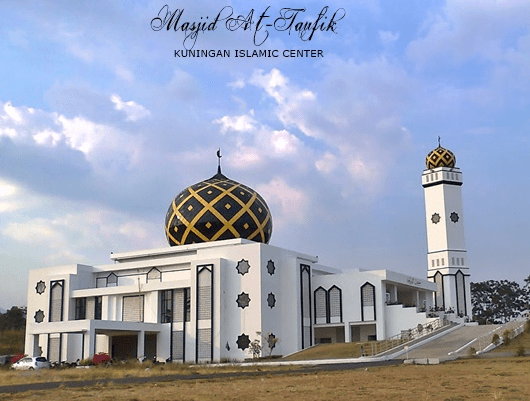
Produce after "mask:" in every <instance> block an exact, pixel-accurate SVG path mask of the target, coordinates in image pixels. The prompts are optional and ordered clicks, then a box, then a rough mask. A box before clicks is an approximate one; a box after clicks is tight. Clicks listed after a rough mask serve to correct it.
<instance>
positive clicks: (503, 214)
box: [0, 0, 530, 309]
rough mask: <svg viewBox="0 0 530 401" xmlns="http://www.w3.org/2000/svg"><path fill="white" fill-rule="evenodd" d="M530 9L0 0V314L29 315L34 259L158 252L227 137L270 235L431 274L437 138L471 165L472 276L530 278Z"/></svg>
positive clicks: (228, 171) (236, 175)
mask: <svg viewBox="0 0 530 401" xmlns="http://www.w3.org/2000/svg"><path fill="white" fill-rule="evenodd" d="M326 7H327V8H326ZM284 8H291V9H305V11H299V12H298V13H296V15H295V12H294V11H289V10H283V11H282V9H284ZM177 9H178V10H179V11H181V12H182V13H181V14H180V18H179V19H178V23H177V30H176V31H175V30H174V26H175V25H173V26H171V29H170V30H167V29H166V27H167V24H168V23H169V22H168V19H167V18H166V26H163V27H162V29H157V28H159V27H160V23H161V22H160V21H161V20H160V19H157V18H161V19H164V18H163V17H164V16H165V14H166V11H167V10H170V11H171V12H173V11H175V10H177ZM230 12H232V18H235V17H237V16H238V15H242V16H243V19H244V20H245V21H240V23H239V24H238V23H237V22H236V21H234V20H232V22H233V24H232V25H230V26H231V27H232V29H228V28H227V23H228V18H230V17H229V13H230ZM177 14H178V13H177ZM177 14H175V15H177ZM319 14H320V15H321V17H320V20H318V21H319V24H320V25H317V27H318V29H316V31H315V32H314V33H313V32H312V31H307V32H301V31H299V30H298V31H297V30H296V26H297V25H296V24H299V23H300V25H298V26H299V27H300V26H308V27H310V26H312V25H308V24H313V25H314V24H315V21H316V20H317V19H318V18H319ZM218 15H219V16H220V17H219V20H218V21H217V23H215V25H214V27H215V30H213V29H212V30H210V31H208V30H206V31H200V32H198V34H197V35H196V37H195V38H193V37H194V34H193V32H192V31H191V30H190V31H186V32H185V31H183V30H182V28H183V26H184V24H185V23H186V22H188V23H190V24H189V25H188V27H191V23H192V22H201V21H207V22H208V23H212V22H213V21H215V18H216V16H218ZM282 15H283V17H284V19H283V20H282ZM334 15H335V16H334ZM260 16H264V17H263V18H262V20H261V25H260V26H259V28H260V29H259V30H256V28H257V27H258V20H259V19H260ZM333 16H334V17H333ZM529 16H530V2H528V1H526V0H524V1H523V0H512V1H510V2H506V1H493V0H490V1H486V0H477V1H464V0H462V1H454V0H448V1H429V0H421V1H420V0H410V1H400V2H396V1H376V0H353V1H352V0H350V1H340V0H338V1H335V0H330V1H328V2H321V1H305V2H304V1H299V0H292V1H290V2H285V1H277V0H270V1H268V2H263V1H258V0H251V1H231V0H225V1H224V2H222V3H219V2H208V1H204V0H196V1H189V0H182V1H178V2H168V0H161V1H159V0H153V1H141V0H137V1H132V0H130V1H116V0H112V1H110V0H108V1H105V0H103V1H97V2H93V1H80V2H71V1H61V0H57V1H53V2H49V1H33V2H31V3H28V2H20V1H19V2H13V1H7V0H0V43H1V45H0V277H1V280H0V307H2V308H4V309H8V308H10V307H11V306H12V305H20V306H22V305H25V303H26V295H27V286H28V284H27V273H28V271H29V270H31V269H35V268H40V267H51V266H56V265H65V264H73V263H84V264H90V265H97V264H107V263H110V253H111V252H122V251H131V250H140V249H148V248H154V247H157V248H158V247H166V246H168V245H167V241H166V239H165V234H164V219H165V214H166V211H167V208H168V207H169V205H170V203H171V201H172V199H173V197H174V196H175V195H176V194H178V193H179V192H180V191H181V190H183V189H184V188H186V187H187V186H189V185H192V184H194V183H196V182H198V181H201V180H204V179H207V178H210V177H211V176H213V175H214V174H215V173H216V169H217V157H216V151H217V149H218V148H221V152H222V155H223V157H222V170H223V173H224V174H225V175H226V176H227V177H229V178H231V179H233V180H236V181H238V182H241V183H244V184H245V185H247V186H250V187H251V188H254V189H255V190H257V191H258V192H259V193H260V194H261V195H262V196H263V197H264V198H265V200H266V201H267V203H268V205H269V207H270V209H271V212H272V217H273V225H274V228H273V233H272V238H271V242H270V243H271V244H272V245H276V246H280V247H283V248H287V249H292V250H295V251H299V252H302V253H306V254H310V255H316V256H318V257H319V261H320V263H321V264H323V265H326V266H332V267H335V268H339V269H342V270H345V271H347V270H349V269H353V268H361V269H381V268H387V269H391V270H395V271H398V272H402V273H405V274H409V275H412V276H415V277H420V278H421V277H426V271H427V262H426V252H427V241H426V227H425V212H424V195H423V188H422V187H421V174H422V171H423V170H424V168H425V156H426V155H427V154H428V153H429V152H430V151H431V150H432V149H434V148H435V147H436V146H437V144H438V136H440V137H441V144H442V146H444V147H446V148H447V149H450V150H451V151H452V152H453V153H454V154H455V155H456V164H457V166H458V167H460V168H461V170H462V173H463V178H464V185H463V186H462V194H463V195H462V196H463V208H464V221H465V239H466V247H467V250H468V259H469V267H470V269H471V271H470V272H471V275H472V276H471V280H472V281H484V280H490V279H491V280H499V279H508V280H514V281H518V282H520V283H522V281H523V279H524V278H525V277H527V276H528V275H529V274H530V268H529V262H528V256H527V249H528V243H529V227H530V214H529V213H528V204H529V202H528V199H529V195H530V185H529V180H528V154H529V150H530V135H529V134H528V131H529V128H530V112H529V111H530V104H529V103H530V97H529V96H528V94H529V93H530V91H529V90H530V18H529ZM289 18H290V19H289ZM293 18H294V20H293ZM176 19H177V18H176V17H175V18H174V20H173V21H176ZM245 22H246V25H245ZM291 22H292V25H290V26H289V24H290V23H291ZM322 23H324V25H321V24H322ZM267 24H270V26H267ZM236 28H239V29H236ZM245 28H247V29H245ZM320 28H322V29H320ZM190 29H191V28H190ZM311 33H312V36H311ZM188 34H191V36H190V37H189V38H188V39H187V40H186V35H188ZM267 35H268V36H267ZM186 49H191V50H215V51H219V50H221V51H224V50H229V51H230V53H231V56H230V57H224V58H222V57H200V58H190V57H188V58H186V57H175V51H177V50H180V53H182V52H185V50H186ZM236 50H239V51H240V52H239V55H242V54H244V55H246V54H247V53H246V51H248V52H249V53H248V54H249V55H252V52H253V51H254V50H269V51H271V52H274V51H277V53H278V54H279V56H278V57H235V54H236ZM285 50H287V51H290V50H315V51H316V52H315V53H317V54H318V51H319V50H321V51H322V57H284V56H283V52H284V51H285Z"/></svg>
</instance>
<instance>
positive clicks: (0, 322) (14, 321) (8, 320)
mask: <svg viewBox="0 0 530 401" xmlns="http://www.w3.org/2000/svg"><path fill="white" fill-rule="evenodd" d="M25 327H26V308H25V307H24V308H19V307H18V306H13V307H12V308H11V309H9V310H8V311H7V312H6V313H0V331H4V330H11V329H13V330H22V329H24V328H25Z"/></svg>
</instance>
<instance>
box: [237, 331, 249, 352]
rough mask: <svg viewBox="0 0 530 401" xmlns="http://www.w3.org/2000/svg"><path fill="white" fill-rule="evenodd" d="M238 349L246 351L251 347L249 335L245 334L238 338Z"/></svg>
mask: <svg viewBox="0 0 530 401" xmlns="http://www.w3.org/2000/svg"><path fill="white" fill-rule="evenodd" d="M236 344H237V348H239V349H242V350H245V349H247V348H248V347H249V345H250V338H249V336H248V335H247V334H245V333H243V334H241V335H240V336H238V337H237V341H236Z"/></svg>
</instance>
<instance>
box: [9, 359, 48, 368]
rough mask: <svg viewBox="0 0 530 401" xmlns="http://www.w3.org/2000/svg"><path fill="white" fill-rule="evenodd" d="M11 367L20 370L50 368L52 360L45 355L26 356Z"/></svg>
mask: <svg viewBox="0 0 530 401" xmlns="http://www.w3.org/2000/svg"><path fill="white" fill-rule="evenodd" d="M11 368H12V369H18V370H33V369H49V368H50V362H48V360H47V359H46V358H44V357H43V356H33V357H31V356H26V357H24V358H22V359H20V360H18V361H17V362H15V363H14V364H13V365H11Z"/></svg>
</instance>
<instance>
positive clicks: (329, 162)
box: [315, 152, 339, 174]
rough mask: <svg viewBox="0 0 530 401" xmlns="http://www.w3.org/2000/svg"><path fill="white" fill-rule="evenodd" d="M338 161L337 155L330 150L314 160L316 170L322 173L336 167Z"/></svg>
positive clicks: (333, 169)
mask: <svg viewBox="0 0 530 401" xmlns="http://www.w3.org/2000/svg"><path fill="white" fill-rule="evenodd" d="M338 164H339V162H338V160H337V157H336V156H335V155H334V154H332V153H331V152H325V153H324V155H323V156H322V157H321V158H320V159H318V160H317V161H316V162H315V167H316V168H317V170H318V171H320V172H322V173H324V174H330V173H332V172H333V171H335V169H336V168H337V166H338Z"/></svg>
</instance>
